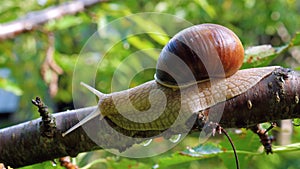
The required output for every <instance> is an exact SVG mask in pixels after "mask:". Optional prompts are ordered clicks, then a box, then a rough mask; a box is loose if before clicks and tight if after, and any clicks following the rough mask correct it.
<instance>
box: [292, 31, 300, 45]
mask: <svg viewBox="0 0 300 169" xmlns="http://www.w3.org/2000/svg"><path fill="white" fill-rule="evenodd" d="M290 45H291V46H299V45H300V32H296V34H295V36H294V37H293V39H292V40H291V42H290Z"/></svg>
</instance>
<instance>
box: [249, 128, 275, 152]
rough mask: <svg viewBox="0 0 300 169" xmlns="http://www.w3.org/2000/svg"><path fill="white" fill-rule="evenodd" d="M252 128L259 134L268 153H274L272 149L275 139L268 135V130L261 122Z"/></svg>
mask: <svg viewBox="0 0 300 169" xmlns="http://www.w3.org/2000/svg"><path fill="white" fill-rule="evenodd" d="M269 128H270V127H269ZM250 129H251V130H252V131H253V132H254V133H256V134H257V135H258V136H259V138H260V142H261V144H262V145H263V146H264V148H265V151H266V153H267V154H269V153H271V154H272V153H273V151H272V141H273V139H272V138H271V137H269V136H268V133H267V130H265V129H262V128H261V127H260V125H259V124H258V125H255V126H253V127H251V128H250ZM269 130H270V129H269Z"/></svg>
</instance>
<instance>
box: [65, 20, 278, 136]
mask: <svg viewBox="0 0 300 169" xmlns="http://www.w3.org/2000/svg"><path fill="white" fill-rule="evenodd" d="M243 59H244V48H243V46H242V43H241V41H240V40H239V38H238V37H237V36H236V35H235V34H234V33H233V32H232V31H231V30H229V29H228V28H226V27H223V26H221V25H216V24H200V25H195V26H192V27H189V28H186V29H184V30H182V31H181V32H179V33H178V34H176V35H175V36H174V37H173V38H171V40H170V41H169V42H168V44H167V45H166V46H165V47H164V48H163V49H162V52H161V54H160V56H159V58H158V63H157V66H156V73H155V75H154V80H152V81H149V82H146V83H144V84H141V85H139V86H136V87H134V88H130V89H127V90H124V91H120V92H114V93H110V94H104V93H102V92H100V91H98V90H96V89H94V88H93V87H91V86H88V85H87V84H84V83H81V84H82V85H83V86H85V87H86V88H87V89H89V90H90V91H92V92H93V93H94V94H96V95H97V96H98V97H99V102H98V105H97V108H96V109H95V110H94V111H93V112H91V113H90V115H88V116H87V117H85V118H84V119H83V120H81V121H80V122H79V123H77V124H76V125H74V126H73V127H71V128H70V129H68V130H67V131H66V132H64V133H63V134H62V135H63V136H65V135H67V134H68V133H70V132H72V131H73V130H75V129H76V128H78V127H80V126H82V125H83V124H85V123H86V122H88V121H89V120H91V119H93V118H95V117H96V116H99V115H100V118H103V117H107V118H109V119H110V120H111V121H112V122H113V123H115V124H116V125H117V126H119V127H121V128H124V129H127V130H140V131H142V130H144V131H145V130H166V129H168V128H169V127H170V126H172V125H173V123H174V122H175V121H176V122H177V124H178V125H181V124H184V123H185V122H186V120H187V117H190V116H191V115H192V114H193V113H197V112H200V111H202V110H205V109H207V108H209V107H211V106H213V105H215V104H217V103H220V102H223V101H226V99H231V98H233V97H235V96H237V95H240V94H242V93H244V92H245V91H247V90H248V89H250V88H251V87H252V86H254V85H255V84H256V83H258V82H259V81H260V80H261V79H263V78H264V77H266V76H267V75H268V74H270V73H271V72H272V71H273V70H274V69H275V68H276V67H264V68H252V69H245V70H239V69H240V67H241V66H242V63H243ZM212 81H214V82H213V86H211V84H212V83H211V82H212ZM181 121H182V122H181Z"/></svg>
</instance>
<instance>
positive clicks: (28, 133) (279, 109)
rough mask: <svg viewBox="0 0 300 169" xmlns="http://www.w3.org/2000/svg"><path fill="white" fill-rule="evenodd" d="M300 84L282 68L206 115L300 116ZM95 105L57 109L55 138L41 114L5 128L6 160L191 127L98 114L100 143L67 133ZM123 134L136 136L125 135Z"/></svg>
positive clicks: (240, 122) (92, 125)
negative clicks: (134, 126)
mask: <svg viewBox="0 0 300 169" xmlns="http://www.w3.org/2000/svg"><path fill="white" fill-rule="evenodd" d="M299 85H300V74H299V73H297V72H294V71H291V70H289V69H284V68H279V69H276V70H275V71H273V72H272V73H271V74H270V75H269V76H267V77H265V78H264V79H262V80H261V81H260V82H259V83H257V84H256V85H255V86H253V87H252V88H250V89H249V90H247V91H246V92H245V93H243V94H241V95H238V96H236V97H234V98H231V99H229V100H227V101H226V102H225V107H224V110H220V109H221V107H222V106H221V104H222V103H219V104H216V105H214V106H212V107H210V108H209V109H207V110H204V111H202V112H200V114H204V115H205V119H206V120H208V121H214V120H215V119H214V117H215V115H216V114H214V113H220V112H223V115H222V118H221V121H220V122H219V123H220V124H221V126H222V127H223V128H232V127H238V128H239V127H245V128H249V127H251V126H254V125H256V124H258V123H262V122H269V121H276V120H280V119H291V118H299V117H300V106H299V93H300V87H298V86H299ZM93 109H95V107H89V108H83V109H78V110H73V111H66V112H61V113H56V114H54V117H55V118H56V132H55V135H54V137H53V138H48V137H43V136H42V135H41V133H40V122H41V119H36V120H32V121H29V122H26V123H22V124H19V125H16V126H11V127H8V128H4V129H1V130H0V140H1V142H0V154H1V156H0V162H2V163H4V164H5V165H7V166H11V167H21V166H25V165H30V164H34V163H38V162H42V161H46V160H51V159H54V158H58V157H62V156H66V155H71V156H76V155H77V154H78V153H80V152H85V151H91V150H95V149H100V148H101V147H103V146H105V148H115V149H118V150H120V151H123V150H125V149H126V148H128V147H131V146H132V145H134V144H136V143H140V142H142V141H144V140H145V139H149V137H152V136H153V137H158V136H164V137H168V136H169V134H176V133H182V132H187V131H186V129H185V128H176V127H174V129H172V130H171V131H172V132H171V133H167V135H166V134H161V133H162V132H163V131H129V130H125V129H122V128H120V127H118V126H116V125H115V124H114V123H112V122H111V121H110V120H109V119H107V118H104V119H102V120H99V118H95V119H93V120H91V121H90V122H89V123H87V124H86V125H84V128H85V130H88V129H90V130H89V132H92V133H93V132H94V134H95V135H96V136H97V137H96V140H97V144H96V143H94V141H93V140H92V139H91V138H90V137H89V136H88V135H87V134H86V133H85V131H84V130H83V129H82V128H79V129H77V130H75V131H74V132H72V133H70V134H69V135H67V136H66V137H62V136H61V133H62V132H64V131H66V130H67V129H69V128H70V127H71V126H73V125H75V124H76V123H77V122H78V121H79V120H78V119H82V118H83V117H85V116H86V115H87V114H89V113H90V112H91V111H92V110H93ZM211 110H213V111H211ZM191 119H192V120H191V121H189V122H190V123H195V125H194V128H193V129H196V128H198V126H197V124H199V120H198V121H197V120H196V121H195V118H191ZM110 126H112V127H113V128H111V127H110ZM193 129H192V130H193ZM193 131H196V130H193ZM123 134H124V135H127V136H131V137H135V139H132V138H131V137H128V139H126V138H124V137H121V136H122V135H123ZM95 135H94V136H95ZM121 139H122V140H121ZM118 140H121V141H118Z"/></svg>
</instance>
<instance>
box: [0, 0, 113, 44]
mask: <svg viewBox="0 0 300 169" xmlns="http://www.w3.org/2000/svg"><path fill="white" fill-rule="evenodd" d="M107 1H108V0H75V1H69V2H65V3H63V4H60V5H58V6H50V7H49V8H46V9H43V10H40V11H32V12H30V13H28V14H26V15H25V16H23V17H22V18H19V19H17V20H14V21H11V22H8V23H4V24H0V41H1V40H4V39H8V38H13V37H15V36H17V35H18V34H20V33H22V32H28V31H32V30H34V29H36V28H37V27H38V26H40V25H42V24H44V23H46V22H48V21H50V20H53V19H58V18H61V17H62V16H64V15H74V14H76V13H78V12H81V11H83V10H84V9H85V8H87V7H90V6H92V5H95V4H97V3H101V2H107Z"/></svg>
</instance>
